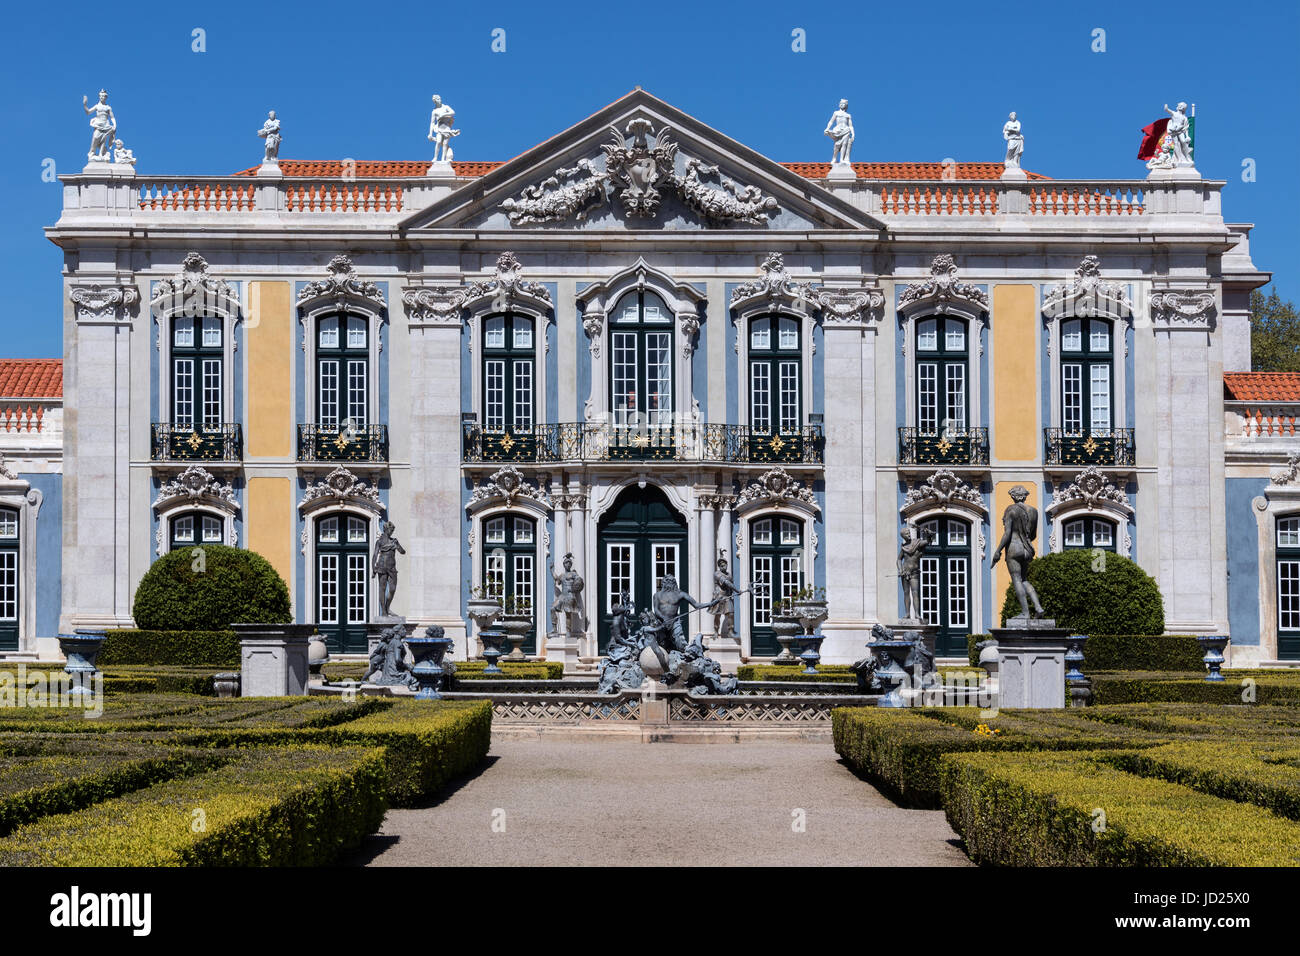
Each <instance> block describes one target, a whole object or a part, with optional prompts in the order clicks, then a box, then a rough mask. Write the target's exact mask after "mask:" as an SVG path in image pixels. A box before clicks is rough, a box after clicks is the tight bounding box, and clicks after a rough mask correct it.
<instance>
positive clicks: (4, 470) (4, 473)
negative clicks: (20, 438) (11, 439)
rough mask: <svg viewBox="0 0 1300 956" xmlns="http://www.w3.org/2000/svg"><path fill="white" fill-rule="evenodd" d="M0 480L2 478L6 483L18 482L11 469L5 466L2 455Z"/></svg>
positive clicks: (0, 458)
mask: <svg viewBox="0 0 1300 956" xmlns="http://www.w3.org/2000/svg"><path fill="white" fill-rule="evenodd" d="M0 478H4V479H5V480H6V481H17V480H18V474H17V473H16V472H15V471H14V470H13V469H12V468H10V467H9V466H8V465H6V464H5V456H4V455H0Z"/></svg>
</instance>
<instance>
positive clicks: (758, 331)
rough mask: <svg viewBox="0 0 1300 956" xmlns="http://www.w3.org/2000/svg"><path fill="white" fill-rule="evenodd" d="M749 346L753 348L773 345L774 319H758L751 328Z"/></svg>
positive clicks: (767, 347) (764, 348)
mask: <svg viewBox="0 0 1300 956" xmlns="http://www.w3.org/2000/svg"><path fill="white" fill-rule="evenodd" d="M749 347H750V348H751V349H755V350H758V349H763V350H766V349H770V348H771V347H772V320H771V319H756V320H755V321H754V324H753V325H752V326H750V329H749Z"/></svg>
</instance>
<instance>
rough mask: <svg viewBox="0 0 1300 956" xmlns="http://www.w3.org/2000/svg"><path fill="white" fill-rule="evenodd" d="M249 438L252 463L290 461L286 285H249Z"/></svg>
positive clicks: (290, 325) (290, 332) (290, 330)
mask: <svg viewBox="0 0 1300 956" xmlns="http://www.w3.org/2000/svg"><path fill="white" fill-rule="evenodd" d="M248 285H249V311H250V316H249V322H248V330H247V334H246V338H247V340H248V345H247V348H248V434H247V435H245V436H244V440H245V447H246V448H247V450H248V451H247V453H248V455H249V457H251V458H292V457H293V456H294V454H295V451H294V435H295V431H296V425H297V422H295V421H294V418H295V413H294V405H293V357H294V354H295V353H294V341H293V336H294V321H293V304H292V295H291V293H292V289H291V287H290V284H289V283H288V282H250V283H249V284H248Z"/></svg>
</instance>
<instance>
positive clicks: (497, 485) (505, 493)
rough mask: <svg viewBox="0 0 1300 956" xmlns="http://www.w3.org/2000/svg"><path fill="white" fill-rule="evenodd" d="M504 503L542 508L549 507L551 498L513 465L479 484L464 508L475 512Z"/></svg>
mask: <svg viewBox="0 0 1300 956" xmlns="http://www.w3.org/2000/svg"><path fill="white" fill-rule="evenodd" d="M495 503H504V504H505V505H506V506H507V507H514V506H515V505H516V504H520V503H533V504H534V505H540V506H541V507H542V508H546V509H549V508H550V507H551V496H550V495H549V494H547V493H546V492H545V491H544V490H543V489H542V488H541V486H540V485H535V484H532V483H530V482H529V481H528V480H527V479H525V478H524V474H523V472H521V471H520V470H519V469H518V468H516V467H514V466H513V465H506V466H505V467H504V468H500V469H498V470H497V471H495V472H493V473H492V475H491V477H489V478H488V480H487V482H486V483H480V484H479V486H478V487H477V488H475V489H474V492H473V494H471V495H470V498H469V503H468V504H467V505H466V508H467V509H468V510H470V511H477V510H479V509H480V508H483V507H485V506H487V505H490V504H495Z"/></svg>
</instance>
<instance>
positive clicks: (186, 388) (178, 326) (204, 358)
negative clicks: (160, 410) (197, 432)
mask: <svg viewBox="0 0 1300 956" xmlns="http://www.w3.org/2000/svg"><path fill="white" fill-rule="evenodd" d="M221 338H222V331H221V319H220V318H217V317H215V316H201V317H197V318H194V317H189V316H182V317H180V318H175V319H172V350H171V351H172V422H173V423H174V424H177V425H219V424H220V423H221V420H222V402H221V391H222V388H221V381H222V374H221V366H222V361H223V352H222V341H221Z"/></svg>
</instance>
